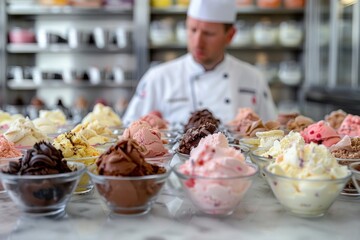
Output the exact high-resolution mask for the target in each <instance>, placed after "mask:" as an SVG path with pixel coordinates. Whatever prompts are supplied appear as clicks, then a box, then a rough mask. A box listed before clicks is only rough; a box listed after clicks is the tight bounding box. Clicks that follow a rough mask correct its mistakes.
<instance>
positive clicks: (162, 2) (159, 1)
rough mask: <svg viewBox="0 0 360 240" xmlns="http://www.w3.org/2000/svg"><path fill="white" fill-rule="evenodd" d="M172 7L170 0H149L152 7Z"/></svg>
mask: <svg viewBox="0 0 360 240" xmlns="http://www.w3.org/2000/svg"><path fill="white" fill-rule="evenodd" d="M172 5H173V1H172V0H151V6H152V7H170V6H172Z"/></svg>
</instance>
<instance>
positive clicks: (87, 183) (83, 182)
mask: <svg viewBox="0 0 360 240" xmlns="http://www.w3.org/2000/svg"><path fill="white" fill-rule="evenodd" d="M98 157H99V156H92V157H83V158H64V159H65V160H66V161H68V162H79V163H83V164H84V165H85V166H86V167H87V168H89V167H91V166H93V165H95V162H96V160H97V159H98ZM93 188H94V184H93V183H92V182H91V179H90V176H89V174H88V173H87V172H85V173H84V174H83V175H82V176H81V178H80V181H79V183H78V185H77V186H76V189H75V191H74V193H75V194H86V193H89V192H90V191H91V190H92V189H93Z"/></svg>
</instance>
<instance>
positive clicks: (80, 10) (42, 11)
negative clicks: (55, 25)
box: [7, 5, 133, 15]
mask: <svg viewBox="0 0 360 240" xmlns="http://www.w3.org/2000/svg"><path fill="white" fill-rule="evenodd" d="M7 13H8V15H109V14H111V15H118V14H132V13H133V11H132V7H121V8H120V7H102V8H85V7H72V6H64V7H63V6H59V7H48V6H36V5H35V6H34V5H27V6H21V5H17V6H13V5H10V6H8V8H7Z"/></svg>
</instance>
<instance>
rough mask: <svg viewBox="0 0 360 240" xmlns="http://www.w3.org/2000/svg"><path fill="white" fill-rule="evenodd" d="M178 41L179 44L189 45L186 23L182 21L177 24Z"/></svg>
mask: <svg viewBox="0 0 360 240" xmlns="http://www.w3.org/2000/svg"><path fill="white" fill-rule="evenodd" d="M176 40H177V42H178V43H181V44H186V43H187V32H186V24H185V21H180V22H178V23H177V24H176Z"/></svg>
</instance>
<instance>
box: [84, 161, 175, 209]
mask: <svg viewBox="0 0 360 240" xmlns="http://www.w3.org/2000/svg"><path fill="white" fill-rule="evenodd" d="M88 172H89V174H90V176H91V179H92V181H93V182H94V183H95V186H96V189H97V191H98V192H99V194H100V197H101V199H102V200H103V201H104V203H105V204H106V206H107V207H108V208H109V209H110V211H111V212H112V213H114V214H119V215H144V214H147V213H148V212H149V211H150V210H151V207H152V205H153V204H154V203H155V200H156V198H157V196H158V195H159V193H160V191H161V189H162V187H163V185H164V183H165V181H166V179H167V177H168V176H169V174H170V169H169V168H166V172H165V173H163V174H155V175H147V176H140V177H122V176H104V175H98V173H97V170H96V167H95V166H94V167H91V168H89V171H88Z"/></svg>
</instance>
